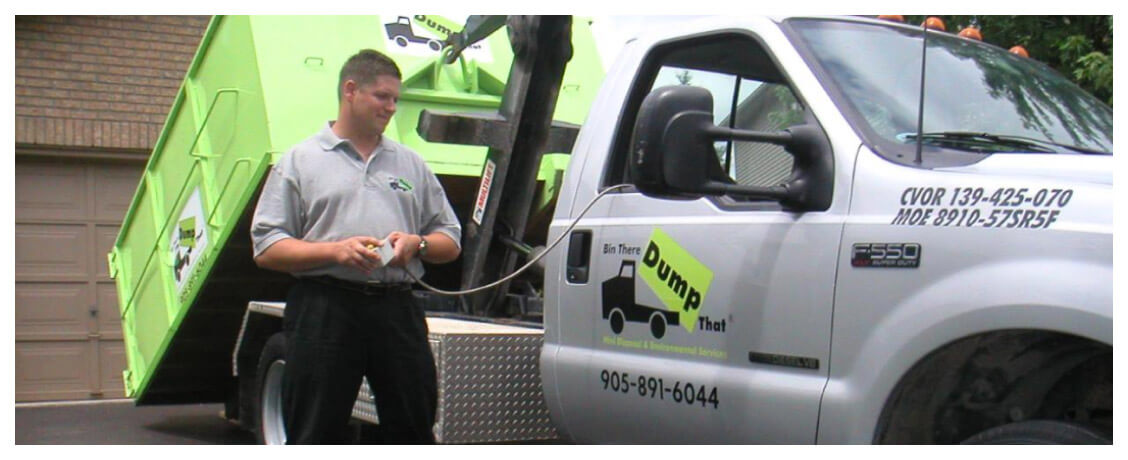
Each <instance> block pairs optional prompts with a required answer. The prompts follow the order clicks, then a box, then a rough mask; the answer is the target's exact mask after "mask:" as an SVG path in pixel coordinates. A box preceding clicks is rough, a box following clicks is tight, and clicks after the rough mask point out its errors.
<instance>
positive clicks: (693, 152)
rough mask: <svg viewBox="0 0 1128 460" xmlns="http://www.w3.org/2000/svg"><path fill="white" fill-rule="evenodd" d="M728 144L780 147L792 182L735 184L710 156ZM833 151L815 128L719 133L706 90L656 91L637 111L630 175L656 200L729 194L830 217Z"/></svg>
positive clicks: (677, 88) (724, 130)
mask: <svg viewBox="0 0 1128 460" xmlns="http://www.w3.org/2000/svg"><path fill="white" fill-rule="evenodd" d="M727 139H731V140H744V141H753V142H768V143H772V144H777V145H781V146H783V147H784V148H785V149H786V150H787V152H788V153H789V154H791V155H792V156H793V157H794V158H795V163H794V164H795V170H794V172H793V173H792V175H791V178H790V179H789V180H788V181H787V182H786V183H784V184H783V185H780V186H775V187H752V186H742V185H737V184H733V183H731V180H729V179H728V176H727V174H725V172H724V171H723V170H722V169H721V167H720V160H719V159H718V158H717V155H716V153H715V151H714V150H713V142H714V141H716V140H727ZM829 145H830V144H829V142H828V141H827V139H826V137H825V135H823V133H822V130H820V129H818V128H816V127H813V126H810V125H799V126H794V127H791V128H788V129H787V130H784V131H779V132H759V131H746V130H737V129H729V128H722V127H717V126H715V125H713V97H712V95H711V94H710V93H709V91H708V90H706V89H704V88H699V87H695V86H666V87H661V88H657V89H655V90H654V91H652V92H651V93H650V94H649V95H647V96H646V98H645V99H644V100H643V102H642V105H641V106H640V107H639V113H638V119H637V121H636V122H635V129H634V132H633V134H632V136H631V151H630V156H629V160H628V161H629V163H630V164H629V165H628V170H629V171H630V174H631V178H632V180H633V181H634V185H635V187H636V188H638V190H639V191H640V192H642V193H643V194H644V195H647V196H652V197H656V198H699V197H701V196H703V195H726V194H727V195H736V196H745V197H750V198H768V199H774V200H778V201H780V202H781V203H782V204H783V205H784V206H787V207H790V208H796V209H801V210H812V211H814V210H826V209H828V208H829V207H830V200H831V192H832V191H833V181H834V177H833V170H834V162H833V158H832V157H831V151H830V147H829Z"/></svg>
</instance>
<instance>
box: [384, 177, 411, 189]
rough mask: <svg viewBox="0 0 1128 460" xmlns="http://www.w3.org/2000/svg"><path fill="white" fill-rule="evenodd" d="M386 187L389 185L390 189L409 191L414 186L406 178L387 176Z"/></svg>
mask: <svg viewBox="0 0 1128 460" xmlns="http://www.w3.org/2000/svg"><path fill="white" fill-rule="evenodd" d="M388 187H391V188H392V190H398V191H401V192H410V191H411V190H412V189H413V188H415V187H412V185H411V182H408V181H407V179H401V178H399V177H391V176H388Z"/></svg>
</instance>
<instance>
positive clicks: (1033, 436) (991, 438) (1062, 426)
mask: <svg viewBox="0 0 1128 460" xmlns="http://www.w3.org/2000/svg"><path fill="white" fill-rule="evenodd" d="M963 444H1112V440H1111V439H1109V438H1108V437H1106V436H1104V435H1102V434H1100V433H1098V432H1096V431H1093V430H1092V429H1089V428H1087V427H1084V426H1081V425H1077V424H1074V423H1068V422H1062V421H1058V420H1028V421H1025V422H1015V423H1011V424H1007V425H1002V426H997V427H994V428H990V429H987V430H984V431H983V432H980V433H979V434H977V435H975V436H972V437H970V438H967V440H965V441H964V442H963Z"/></svg>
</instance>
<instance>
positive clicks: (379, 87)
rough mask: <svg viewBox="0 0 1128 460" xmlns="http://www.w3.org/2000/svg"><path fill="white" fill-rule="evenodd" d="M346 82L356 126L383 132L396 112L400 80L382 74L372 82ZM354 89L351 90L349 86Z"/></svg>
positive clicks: (347, 97)
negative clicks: (362, 83)
mask: <svg viewBox="0 0 1128 460" xmlns="http://www.w3.org/2000/svg"><path fill="white" fill-rule="evenodd" d="M350 83H351V81H350V82H349V83H346V88H345V98H346V99H348V100H349V101H350V103H351V104H350V106H349V107H350V110H349V113H350V115H351V116H352V119H353V121H354V122H355V123H356V126H358V127H363V128H364V129H371V130H373V131H375V132H376V134H383V133H384V128H386V127H387V126H388V122H389V121H390V120H391V119H392V115H394V114H395V113H396V103H397V102H398V101H399V96H400V80H399V79H398V78H396V77H392V76H389V75H380V76H378V77H376V80H374V81H373V82H371V83H368V84H364V85H359V86H357V85H355V84H353V85H350ZM350 86H351V87H352V89H353V90H352V91H349V89H350V88H349V87H350Z"/></svg>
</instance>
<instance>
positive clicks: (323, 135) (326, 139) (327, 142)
mask: <svg viewBox="0 0 1128 460" xmlns="http://www.w3.org/2000/svg"><path fill="white" fill-rule="evenodd" d="M387 140H388V136H386V135H385V136H380V144H379V145H377V146H376V150H374V151H373V153H378V152H381V151H384V150H386V149H388V148H390V146H389V144H388V142H387ZM317 142H318V144H321V148H323V149H325V150H326V151H328V150H335V149H337V148H338V147H340V146H341V144H345V145H348V146H349V149H350V150H351V149H352V144H349V141H348V139H342V138H341V137H339V136H337V133H335V132H333V121H332V120H330V121H328V122H326V123H325V127H323V128H321V132H320V133H317Z"/></svg>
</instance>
